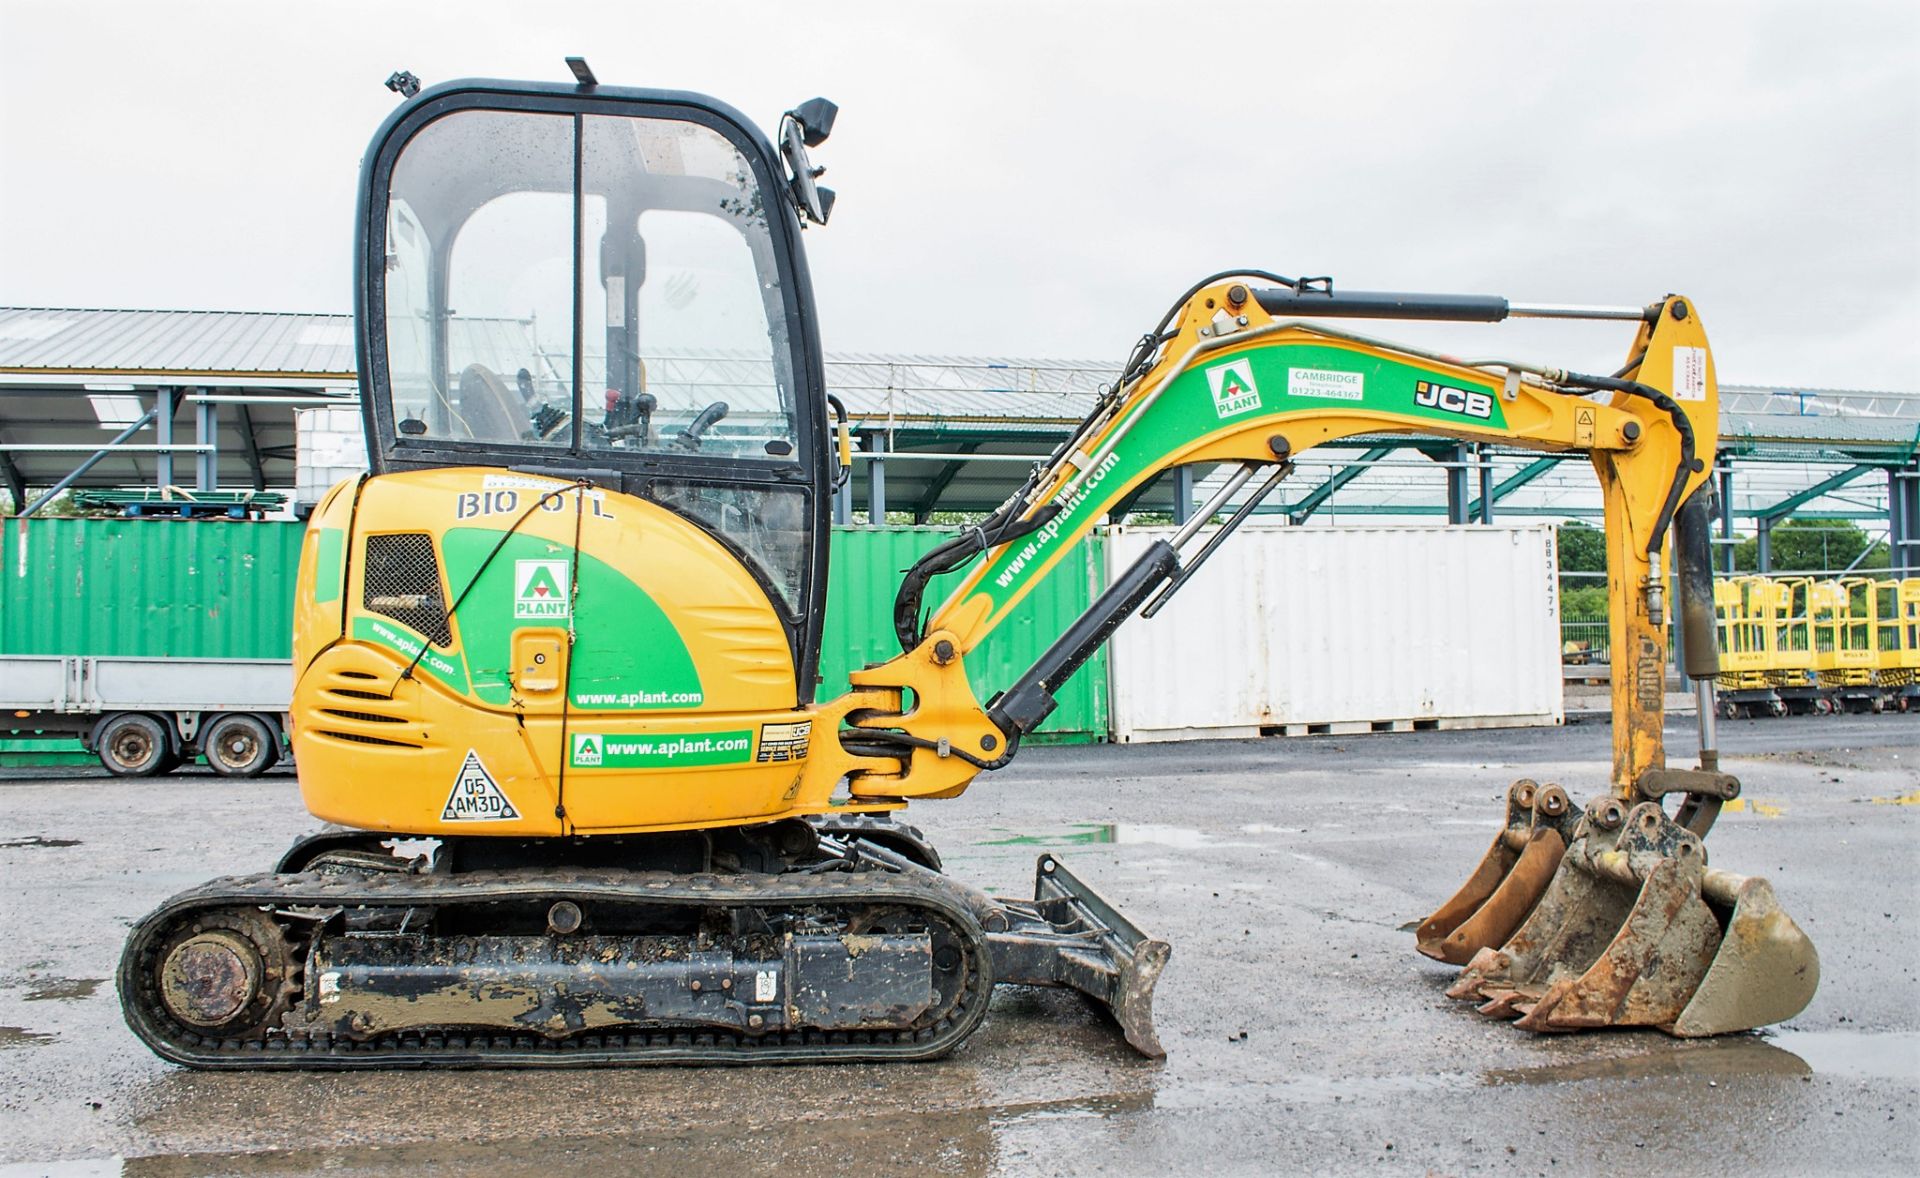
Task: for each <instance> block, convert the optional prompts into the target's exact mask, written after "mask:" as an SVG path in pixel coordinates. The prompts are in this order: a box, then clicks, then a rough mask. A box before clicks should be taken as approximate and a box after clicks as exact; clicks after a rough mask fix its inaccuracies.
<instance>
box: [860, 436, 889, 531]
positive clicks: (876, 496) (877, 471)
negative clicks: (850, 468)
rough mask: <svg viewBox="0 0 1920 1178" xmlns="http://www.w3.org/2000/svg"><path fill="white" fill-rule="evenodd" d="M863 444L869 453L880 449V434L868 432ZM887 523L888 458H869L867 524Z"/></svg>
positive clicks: (875, 526)
mask: <svg viewBox="0 0 1920 1178" xmlns="http://www.w3.org/2000/svg"><path fill="white" fill-rule="evenodd" d="M863 444H864V446H865V448H866V449H867V451H868V452H869V453H872V452H873V451H877V450H879V449H880V435H879V434H873V433H870V434H867V435H866V436H865V438H864V440H863ZM886 523H887V460H886V459H884V458H869V459H868V460H867V526H868V527H870V528H879V527H885V526H886Z"/></svg>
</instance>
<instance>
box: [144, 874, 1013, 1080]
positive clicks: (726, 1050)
mask: <svg viewBox="0 0 1920 1178" xmlns="http://www.w3.org/2000/svg"><path fill="white" fill-rule="evenodd" d="M559 899H571V900H585V901H619V902H623V903H635V902H647V901H656V902H660V903H665V904H673V905H677V906H688V905H691V906H704V907H713V908H723V907H729V906H734V905H754V906H762V907H775V908H787V907H797V906H805V905H809V904H833V905H859V904H868V903H871V904H906V905H912V906H916V907H919V908H923V909H932V910H934V912H935V914H936V915H937V916H939V917H940V918H941V919H942V920H944V921H945V922H946V923H947V924H948V925H949V926H951V927H952V929H953V930H954V931H955V932H956V933H957V934H959V935H960V937H961V939H962V941H963V942H964V943H966V945H967V961H968V964H969V967H970V968H969V976H968V978H967V986H966V993H965V995H964V996H963V997H962V999H961V1000H960V1002H959V1003H957V1004H956V1005H955V1006H953V1007H952V1008H950V1009H949V1011H948V1012H947V1014H945V1015H943V1016H942V1017H941V1018H940V1020H939V1021H938V1022H937V1023H935V1024H934V1025H932V1026H930V1027H926V1028H922V1029H919V1030H915V1031H872V1032H857V1031H832V1032H827V1031H778V1032H769V1033H767V1034H763V1035H747V1034H735V1033H732V1032H728V1031H725V1030H723V1029H719V1028H710V1027H704V1026H702V1027H698V1028H691V1027H690V1028H686V1029H679V1030H670V1031H669V1030H645V1031H635V1032H632V1033H630V1034H624V1035H622V1034H589V1035H581V1036H578V1037H576V1038H571V1039H563V1040H559V1041H554V1040H549V1039H546V1038H544V1037H543V1036H541V1035H537V1034H530V1033H527V1032H525V1031H524V1030H514V1031H507V1030H505V1029H502V1030H501V1031H497V1032H487V1031H484V1030H482V1031H477V1032H473V1033H470V1034H468V1033H460V1032H448V1033H446V1034H440V1033H437V1032H413V1031H409V1032H404V1033H400V1034H394V1035H388V1036H384V1037H380V1038H376V1039H372V1040H367V1041H364V1042H360V1041H352V1040H348V1039H346V1038H344V1037H341V1036H333V1035H326V1034H325V1033H315V1034H314V1035H313V1036H311V1037H307V1036H306V1034H305V1033H304V1032H302V1033H301V1035H300V1036H297V1037H296V1036H292V1035H277V1036H274V1037H271V1038H268V1039H266V1040H264V1041H263V1040H261V1039H257V1038H256V1039H218V1040H216V1039H209V1038H206V1037H203V1036H200V1035H198V1034H197V1033H194V1032H191V1031H189V1030H187V1029H186V1028H184V1027H182V1026H181V1025H180V1024H179V1023H178V1022H176V1021H175V1020H174V1019H173V1018H171V1017H170V1016H168V1015H167V1014H166V1012H165V1011H164V1010H163V1009H161V1008H160V1006H159V1003H158V997H157V993H156V986H155V984H154V981H153V978H154V972H155V971H154V957H155V955H156V954H157V953H158V948H159V946H160V945H161V944H162V943H164V941H165V938H166V937H167V935H168V933H169V932H170V931H171V930H173V929H175V928H177V927H178V926H179V925H180V924H181V923H183V922H186V921H189V920H192V919H193V917H194V914H195V913H196V912H198V911H200V910H205V909H215V908H229V907H263V908H289V907H313V908H354V907H425V906H431V905H438V904H458V905H462V906H465V905H472V904H482V903H487V902H492V901H507V902H516V901H517V902H542V903H550V902H552V901H554V900H559ZM991 961H992V957H991V952H990V949H989V947H988V944H987V941H986V935H985V934H984V933H983V932H982V931H981V929H980V925H979V923H978V922H977V921H976V920H975V919H974V917H973V916H972V915H971V914H969V913H968V912H967V910H966V909H965V908H964V907H963V906H962V905H961V904H959V903H958V902H956V901H955V900H954V899H953V898H952V897H951V896H950V895H948V894H946V892H945V891H944V890H943V889H942V888H941V887H940V886H939V884H938V882H937V881H936V882H934V883H931V884H930V883H928V882H923V881H921V880H919V879H916V878H914V877H913V876H910V875H907V874H904V873H894V872H888V871H864V872H831V873H822V874H817V875H803V874H792V875H780V876H723V875H676V874H672V873H668V872H645V871H607V870H595V871H580V870H543V871H537V872H510V871H508V872H491V871H490V872H472V873H465V874H460V875H452V876H433V875H398V874H395V875H384V876H366V877H359V876H350V875H342V874H326V875H323V874H317V873H300V874H290V875H275V874H262V875H244V876H229V877H226V878H223V879H216V880H211V881H209V882H207V883H205V884H202V885H200V886H199V887H196V888H191V889H189V890H187V891H185V892H181V893H180V894H179V895H176V896H174V897H173V898H171V899H169V900H167V901H166V902H165V903H163V904H161V905H160V907H159V908H157V909H155V910H154V911H153V912H152V913H150V914H148V915H147V916H146V917H145V918H144V919H143V920H141V921H140V923H139V924H137V925H135V926H134V929H133V931H132V933H131V934H129V936H128V938H127V947H126V950H125V951H124V952H123V953H122V955H121V958H120V969H119V973H118V978H117V980H118V984H119V988H120V996H121V1006H122V1009H123V1011H124V1013H125V1015H126V1020H127V1025H128V1026H129V1027H131V1028H132V1029H133V1032H134V1033H135V1034H136V1035H138V1036H139V1038H140V1039H141V1040H142V1041H143V1042H144V1043H146V1044H147V1046H148V1047H150V1048H152V1049H153V1051H154V1052H155V1053H156V1054H158V1055H159V1056H161V1057H162V1058H164V1059H169V1060H172V1061H173V1062H175V1063H180V1064H185V1065H187V1066H189V1067H197V1068H232V1069H245V1068H256V1069H258V1068H265V1069H311V1070H329V1069H351V1068H404V1067H422V1068H427V1067H432V1068H480V1067H592V1066H609V1065H612V1066H619V1065H647V1064H778V1063H827V1062H880V1061H890V1060H924V1059H934V1058H937V1057H939V1056H941V1055H944V1054H946V1053H947V1052H949V1051H952V1050H953V1049H954V1048H955V1047H957V1046H958V1045H959V1044H960V1043H961V1042H962V1041H964V1040H965V1039H966V1038H967V1036H969V1035H971V1034H972V1033H973V1032H974V1030H975V1029H976V1028H977V1027H978V1026H979V1025H980V1022H981V1020H983V1019H984V1018H985V1017H986V1012H987V1000H988V997H989V995H990V994H991V992H992V989H993V978H992V975H991V965H990V963H991Z"/></svg>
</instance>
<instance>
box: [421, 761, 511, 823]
mask: <svg viewBox="0 0 1920 1178" xmlns="http://www.w3.org/2000/svg"><path fill="white" fill-rule="evenodd" d="M518 817H520V811H518V810H516V809H514V808H513V803H512V802H510V801H508V800H507V795H506V791H504V790H502V789H501V788H500V786H499V783H497V782H495V781H494V779H493V774H491V773H488V772H487V767H486V766H485V765H483V764H481V763H480V754H479V753H477V752H475V751H473V750H472V749H468V750H467V759H466V760H465V761H462V762H461V763H460V772H459V774H458V775H457V776H455V777H454V779H453V790H452V791H451V792H450V793H448V794H447V808H446V809H445V810H443V811H442V812H441V814H440V821H442V822H510V821H512V820H513V819H515V818H518Z"/></svg>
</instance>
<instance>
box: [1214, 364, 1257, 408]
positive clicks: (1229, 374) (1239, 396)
mask: <svg viewBox="0 0 1920 1178" xmlns="http://www.w3.org/2000/svg"><path fill="white" fill-rule="evenodd" d="M1207 388H1208V389H1209V390H1211V391H1212V393H1213V411H1214V413H1215V414H1216V415H1217V416H1219V417H1220V418H1221V419H1223V420H1224V419H1226V418H1229V417H1237V416H1239V415H1240V414H1242V413H1246V412H1248V411H1250V410H1254V409H1258V408H1260V389H1259V387H1258V386H1256V385H1255V384H1254V383H1253V362H1252V361H1250V360H1247V359H1245V358H1242V359H1239V360H1229V361H1227V362H1226V363H1225V364H1216V365H1214V366H1213V367H1212V368H1209V369H1207Z"/></svg>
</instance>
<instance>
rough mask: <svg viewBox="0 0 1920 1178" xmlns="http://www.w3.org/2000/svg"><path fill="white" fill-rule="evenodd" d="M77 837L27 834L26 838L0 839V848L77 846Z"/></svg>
mask: <svg viewBox="0 0 1920 1178" xmlns="http://www.w3.org/2000/svg"><path fill="white" fill-rule="evenodd" d="M79 845H80V840H79V839H50V838H47V837H46V836H44V835H38V834H33V835H28V836H27V837H26V838H18V839H0V850H5V849H7V848H9V847H77V846H79Z"/></svg>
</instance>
